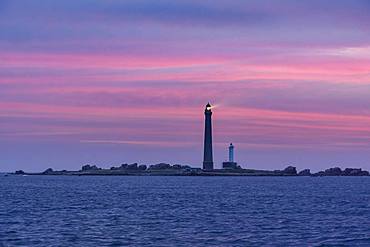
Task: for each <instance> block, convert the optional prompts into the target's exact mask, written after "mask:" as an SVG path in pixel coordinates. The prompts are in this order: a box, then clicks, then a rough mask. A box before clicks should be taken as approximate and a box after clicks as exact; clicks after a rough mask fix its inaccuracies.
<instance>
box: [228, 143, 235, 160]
mask: <svg viewBox="0 0 370 247" xmlns="http://www.w3.org/2000/svg"><path fill="white" fill-rule="evenodd" d="M229 162H234V145H233V144H232V143H230V146H229Z"/></svg>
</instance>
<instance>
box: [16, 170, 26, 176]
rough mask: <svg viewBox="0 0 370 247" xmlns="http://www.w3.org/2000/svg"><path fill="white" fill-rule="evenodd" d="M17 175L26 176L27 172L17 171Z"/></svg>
mask: <svg viewBox="0 0 370 247" xmlns="http://www.w3.org/2000/svg"><path fill="white" fill-rule="evenodd" d="M15 174H16V175H23V174H25V172H24V171H23V170H18V171H15Z"/></svg>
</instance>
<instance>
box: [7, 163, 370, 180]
mask: <svg viewBox="0 0 370 247" xmlns="http://www.w3.org/2000/svg"><path fill="white" fill-rule="evenodd" d="M13 174H15V175H69V176H312V177H319V176H320V177H321V176H369V175H370V174H369V172H368V171H365V170H362V169H361V168H345V169H344V170H342V169H341V168H339V167H333V168H329V169H326V170H324V171H319V172H316V173H311V171H310V169H304V170H302V171H299V172H297V169H296V167H294V166H288V167H286V168H285V169H283V170H274V171H269V170H256V169H243V168H240V167H239V168H236V169H214V170H209V171H206V170H202V169H200V168H192V167H190V166H187V165H178V164H176V165H170V164H167V163H159V164H156V165H151V166H149V167H148V166H146V165H138V164H137V163H133V164H122V165H121V166H119V167H111V168H109V169H103V168H99V167H97V166H95V165H84V166H82V167H81V169H80V170H78V171H67V170H61V171H54V170H53V169H52V168H48V169H47V170H45V171H44V172H38V173H29V172H24V171H23V170H18V171H16V172H14V173H13Z"/></svg>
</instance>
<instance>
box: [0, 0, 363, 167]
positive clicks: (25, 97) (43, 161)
mask: <svg viewBox="0 0 370 247" xmlns="http://www.w3.org/2000/svg"><path fill="white" fill-rule="evenodd" d="M369 24H370V2H369V1H368V0H339V1H329V0H320V1H319V0H302V1H296V0H282V1H274V0H248V1H246V0H233V1H230V0H227V1H226V0H202V1H198V0H187V1H185V0H176V1H173V0H155V1H154V0H104V1H101V0H79V1H75V0H63V1H54V0H0V171H14V170H17V169H23V170H26V171H42V170H45V169H46V168H48V167H51V168H53V169H75V170H77V169H79V168H80V167H81V166H82V165H84V164H95V165H98V166H100V167H111V166H117V165H120V164H122V163H133V162H138V163H140V164H147V165H150V164H155V163H159V162H168V163H171V164H176V163H180V164H189V165H192V166H194V167H201V164H202V159H203V157H202V155H203V131H204V130H203V127H204V126H203V124H204V107H205V105H206V103H207V102H210V103H211V104H214V105H215V106H217V107H215V108H214V109H213V134H214V135H213V139H214V161H215V167H218V168H220V167H221V163H222V162H223V161H225V160H227V155H228V152H227V147H228V145H229V143H230V142H233V143H234V145H235V160H236V161H237V162H238V163H239V164H240V165H241V166H242V167H245V168H256V169H283V168H284V167H286V166H288V165H294V166H296V167H297V168H298V169H303V168H311V170H313V171H317V170H320V169H325V168H329V167H333V166H339V167H342V168H344V167H362V168H364V169H370V152H369V151H370V29H369Z"/></svg>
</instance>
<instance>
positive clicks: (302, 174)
mask: <svg viewBox="0 0 370 247" xmlns="http://www.w3.org/2000/svg"><path fill="white" fill-rule="evenodd" d="M311 175H312V174H311V170H310V169H304V170H302V171H300V172H299V173H298V176H311Z"/></svg>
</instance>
